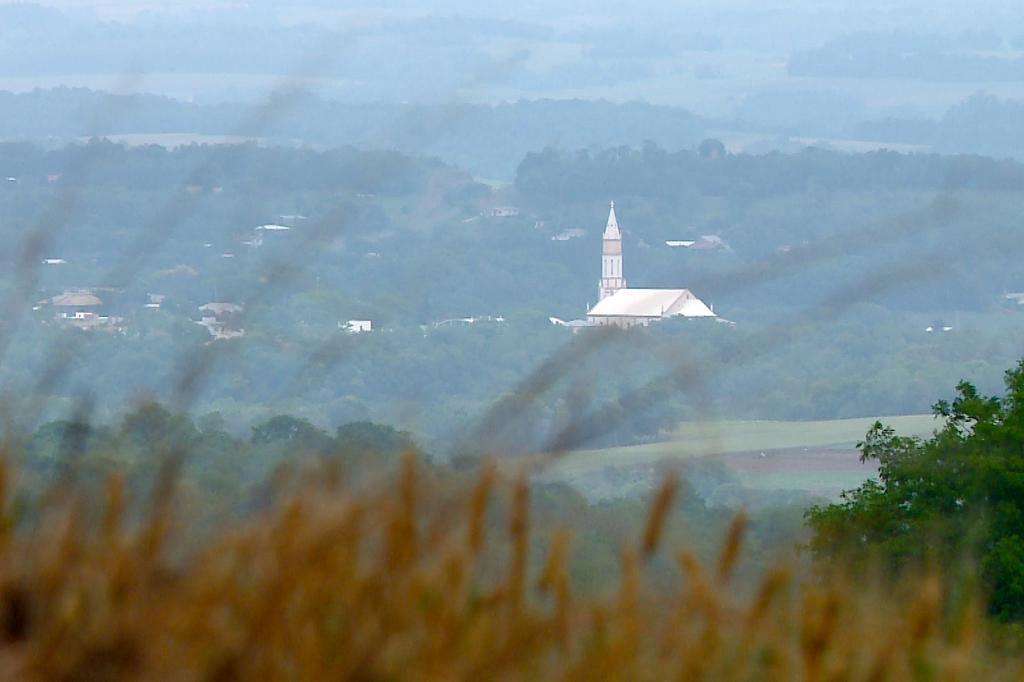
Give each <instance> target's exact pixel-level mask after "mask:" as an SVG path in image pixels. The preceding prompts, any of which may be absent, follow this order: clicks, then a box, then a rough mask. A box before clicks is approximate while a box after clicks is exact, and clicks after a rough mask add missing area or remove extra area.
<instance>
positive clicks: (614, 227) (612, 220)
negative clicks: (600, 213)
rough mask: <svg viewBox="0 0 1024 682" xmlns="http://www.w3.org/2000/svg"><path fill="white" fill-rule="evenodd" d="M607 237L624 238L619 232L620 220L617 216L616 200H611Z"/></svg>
mask: <svg viewBox="0 0 1024 682" xmlns="http://www.w3.org/2000/svg"><path fill="white" fill-rule="evenodd" d="M604 238H605V239H622V234H621V233H620V232H619V220H618V218H616V217H615V202H614V201H613V202H611V204H610V205H609V209H608V224H607V225H606V226H605V228H604Z"/></svg>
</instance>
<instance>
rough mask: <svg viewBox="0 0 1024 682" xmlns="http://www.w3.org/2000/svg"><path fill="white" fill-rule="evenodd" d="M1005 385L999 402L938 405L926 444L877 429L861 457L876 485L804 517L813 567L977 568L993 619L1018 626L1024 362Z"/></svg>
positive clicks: (972, 397) (964, 388) (1022, 588)
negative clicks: (874, 472) (871, 467)
mask: <svg viewBox="0 0 1024 682" xmlns="http://www.w3.org/2000/svg"><path fill="white" fill-rule="evenodd" d="M1005 382H1006V393H1005V395H1004V396H1003V397H994V396H984V395H981V394H980V393H979V392H978V391H977V390H976V389H975V387H974V386H973V385H972V384H970V383H968V382H966V381H963V382H961V383H960V384H959V385H958V386H957V395H956V398H955V399H954V400H953V401H952V402H947V401H939V402H938V403H937V404H936V405H935V407H934V411H935V414H936V416H938V417H940V418H942V419H943V420H944V424H943V426H942V428H941V429H939V430H938V431H937V432H936V433H935V434H934V435H933V437H931V438H929V439H921V438H907V437H902V436H898V435H896V433H895V432H894V431H893V429H892V428H889V427H885V426H883V425H882V424H881V423H876V424H875V425H874V427H872V429H871V430H870V431H869V432H868V434H867V437H866V438H865V440H864V442H863V443H861V444H860V447H861V451H862V459H863V460H865V461H868V460H872V461H877V462H878V465H879V474H878V479H877V480H870V481H868V482H866V483H865V484H864V485H862V486H861V487H859V488H857V489H855V490H852V491H848V492H846V493H844V494H843V496H842V499H841V501H840V502H838V503H835V504H829V505H824V506H816V507H813V508H811V509H810V510H809V511H808V513H807V519H808V521H809V524H810V526H811V529H812V531H813V538H812V540H811V545H810V547H811V550H812V552H813V553H814V555H815V556H816V558H818V559H820V560H826V561H827V560H838V559H842V560H848V561H849V560H852V561H853V562H855V564H856V563H859V562H863V561H864V560H865V559H867V558H868V557H875V558H879V559H881V560H883V561H884V562H885V563H886V565H888V566H889V567H891V568H893V569H895V570H899V569H901V568H905V567H913V566H920V565H922V563H923V562H927V561H933V562H939V565H942V566H943V567H945V568H947V570H950V568H949V567H955V566H957V565H963V564H962V562H963V560H965V559H969V560H974V561H977V565H978V566H979V567H980V569H981V576H982V578H983V580H984V582H985V585H986V588H987V589H988V591H989V595H990V601H989V608H990V611H991V612H992V613H993V614H995V615H996V616H998V617H999V618H1001V619H1003V620H1021V619H1024V361H1021V362H1019V363H1018V364H1017V366H1016V367H1015V368H1013V369H1012V370H1010V371H1008V372H1007V373H1006V379H1005ZM951 572H952V573H953V574H954V575H953V576H952V577H956V575H955V574H956V573H957V571H956V570H955V569H952V570H951Z"/></svg>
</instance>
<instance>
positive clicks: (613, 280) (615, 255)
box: [597, 201, 626, 301]
mask: <svg viewBox="0 0 1024 682" xmlns="http://www.w3.org/2000/svg"><path fill="white" fill-rule="evenodd" d="M625 288H626V280H625V279H624V278H623V276H622V234H621V233H620V232H619V221H618V220H617V219H616V217H615V202H614V201H613V202H612V203H611V210H609V212H608V225H607V226H606V227H605V228H604V249H603V250H602V253H601V282H600V283H599V284H598V296H597V300H599V301H601V300H603V299H605V298H608V297H609V296H611V295H612V294H614V293H615V292H616V291H618V290H619V289H625Z"/></svg>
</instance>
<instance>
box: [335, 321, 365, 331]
mask: <svg viewBox="0 0 1024 682" xmlns="http://www.w3.org/2000/svg"><path fill="white" fill-rule="evenodd" d="M338 328H339V329H344V330H345V331H346V332H348V333H349V334H363V333H365V332H372V331H373V321H372V320H349V321H348V322H346V323H345V324H341V323H340V322H339V323H338Z"/></svg>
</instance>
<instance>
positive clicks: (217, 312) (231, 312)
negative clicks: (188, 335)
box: [196, 303, 245, 341]
mask: <svg viewBox="0 0 1024 682" xmlns="http://www.w3.org/2000/svg"><path fill="white" fill-rule="evenodd" d="M243 310H245V308H243V307H242V306H240V305H238V304H237V303H206V304H204V305H201V306H199V311H200V312H202V313H203V316H202V318H201V319H200V320H199V321H198V322H196V324H198V325H200V326H202V327H205V328H206V331H207V332H209V334H210V336H212V337H213V339H214V340H215V341H220V340H224V339H236V338H238V337H241V336H245V329H242V328H241V327H240V326H239V324H238V322H239V320H238V319H237V318H238V315H239V314H240V313H241V312H242V311H243Z"/></svg>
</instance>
